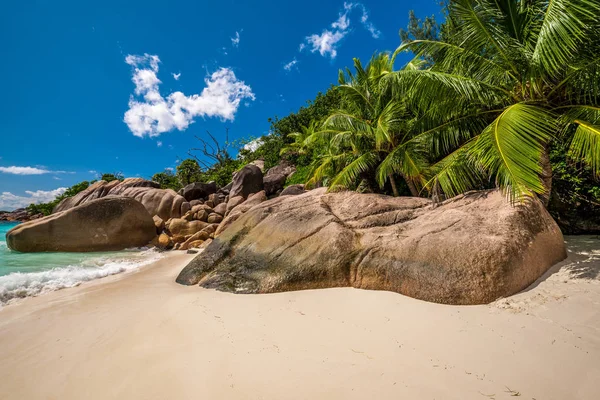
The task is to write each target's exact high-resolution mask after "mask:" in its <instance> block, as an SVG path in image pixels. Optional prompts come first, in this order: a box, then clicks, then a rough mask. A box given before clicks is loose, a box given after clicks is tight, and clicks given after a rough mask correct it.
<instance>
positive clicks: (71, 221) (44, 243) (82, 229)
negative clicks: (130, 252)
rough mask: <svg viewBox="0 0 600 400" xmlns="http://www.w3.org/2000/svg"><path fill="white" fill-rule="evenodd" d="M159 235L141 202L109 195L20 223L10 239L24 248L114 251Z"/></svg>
mask: <svg viewBox="0 0 600 400" xmlns="http://www.w3.org/2000/svg"><path fill="white" fill-rule="evenodd" d="M155 237H156V226H155V225H154V221H153V219H152V217H151V216H150V214H148V212H147V211H146V208H144V206H143V205H142V204H141V203H140V202H138V201H136V200H133V199H131V198H128V197H112V196H109V197H103V198H101V199H96V200H93V201H90V202H86V203H85V204H82V205H80V206H77V207H74V208H71V209H69V210H67V211H63V212H59V213H57V214H53V215H50V216H48V217H44V218H40V219H37V220H35V221H30V222H26V223H24V224H21V225H17V226H16V227H14V228H13V229H11V230H10V231H8V233H7V234H6V243H7V245H8V247H9V248H11V249H13V250H16V251H21V252H43V251H67V252H85V251H110V250H123V249H126V248H129V247H140V246H145V245H146V244H148V243H149V242H150V241H151V240H152V239H153V238H155Z"/></svg>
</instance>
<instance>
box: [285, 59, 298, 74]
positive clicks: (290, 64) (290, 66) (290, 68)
mask: <svg viewBox="0 0 600 400" xmlns="http://www.w3.org/2000/svg"><path fill="white" fill-rule="evenodd" d="M296 64H298V60H296V58H295V57H294V59H293V60H292V61H290V62H289V63H287V64H285V65H284V66H283V69H285V70H286V71H291V70H292V68H294V67H295V66H296Z"/></svg>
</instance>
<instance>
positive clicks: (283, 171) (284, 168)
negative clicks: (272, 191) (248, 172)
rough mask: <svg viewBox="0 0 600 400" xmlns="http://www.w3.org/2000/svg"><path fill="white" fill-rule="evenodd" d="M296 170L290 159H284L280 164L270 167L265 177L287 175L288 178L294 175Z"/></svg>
mask: <svg viewBox="0 0 600 400" xmlns="http://www.w3.org/2000/svg"><path fill="white" fill-rule="evenodd" d="M294 172H296V167H295V166H294V165H293V164H291V163H290V162H289V161H287V160H282V161H281V162H280V163H279V164H278V165H276V166H274V167H273V168H270V169H269V170H268V171H267V173H266V174H265V178H267V177H269V176H271V175H285V177H286V178H287V177H289V176H291V175H293V174H294Z"/></svg>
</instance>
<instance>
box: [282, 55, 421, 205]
mask: <svg viewBox="0 0 600 400" xmlns="http://www.w3.org/2000/svg"><path fill="white" fill-rule="evenodd" d="M394 60H395V59H394V57H393V56H390V55H389V54H388V53H380V54H377V55H374V56H373V57H372V58H371V60H370V61H369V64H368V65H367V66H366V67H363V66H362V64H361V62H360V60H358V59H354V71H351V70H350V69H348V68H347V69H346V71H340V74H339V82H340V86H339V87H338V91H339V92H340V95H341V96H342V102H341V106H340V109H338V110H335V111H333V112H331V113H330V115H329V116H328V117H327V118H326V119H325V120H324V121H323V122H322V124H320V126H317V125H315V124H314V122H313V123H312V124H311V125H310V126H309V127H307V128H303V130H302V131H301V132H298V133H295V134H293V135H291V136H292V137H293V138H294V139H295V142H294V143H293V144H292V145H290V146H289V147H288V148H289V149H296V151H298V152H299V153H306V152H307V148H310V147H311V145H317V146H318V147H321V149H322V151H321V152H320V154H318V156H317V157H315V161H314V169H313V174H312V177H311V179H310V180H309V182H308V184H309V186H312V185H315V184H317V183H320V182H323V183H324V182H328V185H329V186H330V189H331V190H339V189H357V188H358V187H360V188H361V190H362V191H374V190H376V187H377V186H379V187H380V188H383V189H385V188H386V182H388V181H389V182H390V186H389V188H391V190H392V192H393V193H394V194H395V195H398V194H399V192H398V190H397V185H396V178H395V175H399V176H401V177H402V178H403V179H405V180H407V182H408V183H409V186H411V188H412V190H413V192H414V195H417V194H418V193H417V190H416V186H415V184H418V183H419V182H422V181H423V177H422V171H423V168H424V166H425V163H424V161H425V159H424V157H423V156H422V155H421V154H419V149H418V147H417V146H415V145H414V144H412V143H411V140H410V139H412V137H413V136H414V135H413V132H412V130H411V123H412V120H413V118H414V116H413V115H412V113H411V112H410V110H409V109H408V108H407V107H406V104H405V103H404V101H403V100H402V99H401V98H398V97H397V96H395V95H394V93H393V92H392V91H391V90H390V89H389V88H388V87H386V86H385V85H383V84H382V82H383V80H384V79H385V77H386V76H387V75H389V74H390V73H392V72H393V64H394Z"/></svg>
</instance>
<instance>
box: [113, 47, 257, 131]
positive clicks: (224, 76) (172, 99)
mask: <svg viewBox="0 0 600 400" xmlns="http://www.w3.org/2000/svg"><path fill="white" fill-rule="evenodd" d="M125 62H126V63H127V64H129V65H131V66H132V67H133V77H132V79H131V80H132V81H133V83H134V84H135V91H134V93H135V96H133V95H132V96H131V97H130V99H129V110H127V112H126V113H125V116H124V119H123V121H124V122H125V123H126V124H127V126H128V127H129V130H130V131H131V132H132V133H133V134H134V135H135V136H139V137H144V136H150V137H154V136H159V135H160V134H161V133H164V132H169V131H172V130H173V129H177V130H180V131H182V130H185V129H187V127H188V126H189V125H190V124H192V123H194V121H195V118H197V117H202V118H206V117H217V118H221V119H222V120H228V121H233V120H234V117H235V114H236V112H237V110H238V107H239V105H240V102H241V101H242V100H244V99H250V100H254V99H255V96H254V93H253V92H252V88H251V87H250V86H248V85H246V84H245V83H244V81H240V80H238V79H237V78H236V76H235V74H234V72H233V71H232V70H231V69H230V68H223V67H222V68H219V69H218V70H217V71H215V72H213V73H212V74H211V75H209V76H207V77H206V78H205V79H204V83H205V87H204V89H202V92H201V93H200V94H192V95H190V96H186V95H185V94H183V93H182V92H173V93H171V94H169V95H168V96H167V97H163V96H162V94H161V93H160V91H159V85H160V84H161V83H162V82H161V81H160V80H159V79H158V77H157V73H158V70H159V63H160V59H159V58H158V56H155V55H150V54H144V55H143V56H136V55H128V56H127V57H126V58H125ZM136 96H137V97H136Z"/></svg>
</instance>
